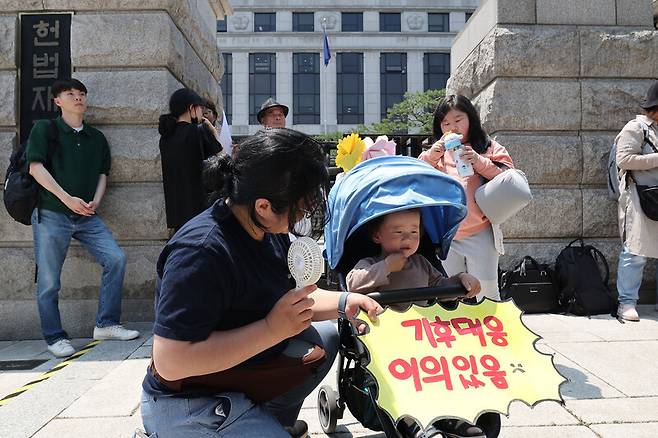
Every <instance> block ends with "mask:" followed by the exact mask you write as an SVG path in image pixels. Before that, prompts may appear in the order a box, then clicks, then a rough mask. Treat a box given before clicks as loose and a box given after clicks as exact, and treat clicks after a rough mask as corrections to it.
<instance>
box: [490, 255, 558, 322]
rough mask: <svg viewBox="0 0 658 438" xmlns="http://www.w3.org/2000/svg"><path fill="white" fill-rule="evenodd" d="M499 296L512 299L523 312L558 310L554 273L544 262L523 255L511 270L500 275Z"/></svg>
mask: <svg viewBox="0 0 658 438" xmlns="http://www.w3.org/2000/svg"><path fill="white" fill-rule="evenodd" d="M499 283H500V298H501V299H503V300H507V299H510V298H512V299H514V303H515V304H516V305H517V306H518V307H519V308H520V309H521V310H523V311H524V312H525V313H550V312H556V311H558V310H559V308H560V306H559V304H558V293H557V285H556V281H555V273H554V272H553V270H552V269H551V268H550V266H548V265H546V264H540V263H537V261H536V260H535V259H533V258H532V257H530V256H525V257H524V258H523V260H521V261H520V262H519V263H518V264H517V265H516V266H515V267H514V268H513V269H512V270H510V271H504V272H502V274H501V275H500V282H499Z"/></svg>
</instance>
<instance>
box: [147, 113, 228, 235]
mask: <svg viewBox="0 0 658 438" xmlns="http://www.w3.org/2000/svg"><path fill="white" fill-rule="evenodd" d="M221 150H222V146H221V144H219V142H218V141H217V139H216V138H215V137H214V136H213V135H212V134H211V133H210V132H208V130H207V129H206V128H204V127H203V126H200V125H196V124H192V123H187V122H178V123H176V128H175V129H174V130H173V132H172V133H171V134H169V135H166V136H163V137H160V157H161V160H162V184H163V186H164V195H165V210H166V213H167V227H168V228H176V229H178V228H180V227H181V226H183V224H184V223H185V222H187V221H188V220H190V219H191V218H193V217H194V216H196V215H197V214H199V213H201V212H202V211H203V210H204V209H205V208H206V193H205V190H204V188H203V183H202V181H201V170H202V165H203V160H205V159H206V158H208V157H210V156H212V155H215V154H216V153H218V152H219V151H221Z"/></svg>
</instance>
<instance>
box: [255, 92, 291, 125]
mask: <svg viewBox="0 0 658 438" xmlns="http://www.w3.org/2000/svg"><path fill="white" fill-rule="evenodd" d="M276 106H278V107H281V109H282V110H283V115H284V117H288V107H287V106H285V105H282V104H280V103H279V102H277V101H276V100H274V99H272V98H271V97H268V98H267V100H266V101H265V102H263V104H262V105H261V106H260V111H258V114H256V118H257V119H258V123H262V122H261V119H262V118H263V115H264V114H265V111H267V110H268V109H270V108H274V107H276Z"/></svg>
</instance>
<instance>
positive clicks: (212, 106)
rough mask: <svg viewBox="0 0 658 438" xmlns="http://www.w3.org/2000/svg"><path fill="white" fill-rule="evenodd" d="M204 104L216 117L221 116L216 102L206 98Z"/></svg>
mask: <svg viewBox="0 0 658 438" xmlns="http://www.w3.org/2000/svg"><path fill="white" fill-rule="evenodd" d="M203 106H205V107H206V108H208V109H209V110H210V112H212V113H213V115H214V116H215V118H218V117H219V113H218V112H217V107H216V106H215V104H214V103H213V102H212V101H211V100H206V101H205V102H204V104H203Z"/></svg>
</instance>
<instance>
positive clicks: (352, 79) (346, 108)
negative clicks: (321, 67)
mask: <svg viewBox="0 0 658 438" xmlns="http://www.w3.org/2000/svg"><path fill="white" fill-rule="evenodd" d="M336 62H337V64H336V76H337V78H336V91H337V94H338V95H337V96H336V97H337V102H336V103H337V105H336V106H337V108H336V112H337V115H338V123H339V124H342V125H356V124H358V123H363V107H364V105H363V53H339V54H338V55H337V57H336Z"/></svg>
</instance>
